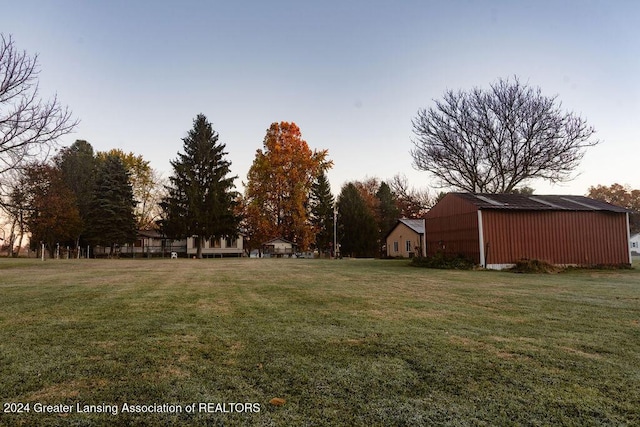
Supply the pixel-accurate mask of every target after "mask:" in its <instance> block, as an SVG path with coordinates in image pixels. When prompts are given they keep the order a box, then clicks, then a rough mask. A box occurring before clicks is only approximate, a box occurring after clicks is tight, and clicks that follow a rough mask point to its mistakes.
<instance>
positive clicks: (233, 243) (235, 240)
mask: <svg viewBox="0 0 640 427" xmlns="http://www.w3.org/2000/svg"><path fill="white" fill-rule="evenodd" d="M197 252H198V247H197V246H196V238H195V237H188V238H187V256H189V257H191V256H194V255H195V254H196V253H197ZM243 252H244V248H243V236H242V234H239V235H238V236H237V237H223V238H221V239H216V240H205V241H204V242H203V243H202V257H203V258H216V257H220V258H222V257H225V256H236V257H239V256H242V254H243Z"/></svg>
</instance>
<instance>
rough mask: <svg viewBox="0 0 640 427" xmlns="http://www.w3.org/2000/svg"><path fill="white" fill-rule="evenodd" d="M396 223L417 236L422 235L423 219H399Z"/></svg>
mask: <svg viewBox="0 0 640 427" xmlns="http://www.w3.org/2000/svg"><path fill="white" fill-rule="evenodd" d="M398 222H401V223H403V224H404V225H406V226H407V227H409V228H410V229H412V230H413V231H415V232H416V233H418V234H424V219H409V218H400V219H399V220H398ZM396 225H397V224H396ZM394 228H395V227H394Z"/></svg>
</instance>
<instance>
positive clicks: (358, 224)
mask: <svg viewBox="0 0 640 427" xmlns="http://www.w3.org/2000/svg"><path fill="white" fill-rule="evenodd" d="M338 227H339V229H340V245H341V247H340V253H341V254H342V255H347V256H354V257H372V256H375V255H376V252H377V250H376V246H377V240H378V227H377V224H376V220H375V217H374V215H373V212H371V209H369V207H368V206H367V203H366V202H365V200H364V198H363V197H362V195H361V194H360V191H358V188H357V187H356V186H355V185H354V184H353V183H348V184H346V185H345V186H344V187H342V191H341V192H340V196H339V198H338Z"/></svg>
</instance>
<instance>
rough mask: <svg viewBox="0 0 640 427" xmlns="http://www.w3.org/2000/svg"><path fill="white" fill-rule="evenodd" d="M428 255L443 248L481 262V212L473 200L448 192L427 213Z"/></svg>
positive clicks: (448, 252)
mask: <svg viewBox="0 0 640 427" xmlns="http://www.w3.org/2000/svg"><path fill="white" fill-rule="evenodd" d="M425 224H426V230H427V236H426V241H427V255H434V254H436V253H438V252H440V251H443V252H444V253H446V254H449V255H458V254H464V255H466V256H468V257H469V258H471V259H472V260H473V261H474V262H476V263H479V262H480V249H479V236H478V211H477V208H476V207H475V206H473V205H472V204H471V203H469V202H467V201H465V200H463V199H462V198H460V197H456V196H455V195H454V194H448V195H446V196H445V197H444V198H443V199H442V200H441V201H440V202H439V203H438V204H437V205H436V206H434V207H433V209H431V210H430V211H429V212H428V213H427V215H426V216H425Z"/></svg>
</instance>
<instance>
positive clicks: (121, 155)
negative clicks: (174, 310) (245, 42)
mask: <svg viewBox="0 0 640 427" xmlns="http://www.w3.org/2000/svg"><path fill="white" fill-rule="evenodd" d="M182 142H183V147H182V151H181V152H180V153H178V157H177V158H176V159H174V160H173V161H171V166H172V168H173V173H172V174H171V176H170V177H169V178H168V180H166V181H163V180H161V179H160V178H159V174H158V173H157V172H156V171H155V170H153V169H152V168H151V166H150V164H149V162H147V161H145V160H144V159H143V158H142V156H139V155H135V154H134V153H125V152H123V151H122V150H115V149H114V150H110V151H108V152H94V149H93V147H92V146H91V144H90V143H89V142H87V141H84V140H78V141H76V142H75V143H74V144H72V145H71V146H70V147H67V148H63V149H62V150H60V152H58V153H57V154H56V155H55V156H54V157H53V158H52V159H50V160H48V161H39V162H31V163H29V164H27V165H26V166H25V167H24V168H22V169H21V173H20V174H19V176H18V177H17V179H15V180H14V181H13V182H14V185H12V189H11V191H10V192H9V197H8V201H9V202H8V203H6V204H5V211H6V213H7V214H8V215H9V216H10V219H11V229H10V235H9V236H8V237H9V239H7V243H8V245H7V246H8V247H9V248H13V247H17V248H18V251H19V247H20V246H21V241H20V239H21V237H20V236H22V235H24V234H25V233H29V234H30V236H31V237H30V242H31V243H30V244H31V247H32V249H38V248H40V247H41V245H42V244H44V246H45V247H46V249H47V250H48V251H49V253H50V255H51V256H53V255H54V251H55V250H57V249H58V248H65V247H69V248H72V249H73V250H76V249H78V248H81V249H82V250H83V251H84V250H85V248H93V247H95V246H101V247H102V248H105V251H106V253H107V254H109V253H111V254H114V253H117V248H118V247H119V246H121V245H123V244H131V243H133V242H134V241H135V239H136V235H137V231H138V230H141V229H144V230H149V229H156V230H158V231H160V232H162V233H163V234H164V235H165V236H167V237H168V238H171V239H184V238H186V237H191V236H195V237H196V241H197V242H199V245H198V248H199V250H198V256H200V254H201V251H200V249H201V245H202V242H203V241H204V240H205V239H212V238H216V239H217V238H221V237H225V236H227V237H228V236H236V235H238V234H242V235H243V236H244V237H245V248H246V249H247V250H248V251H250V250H251V249H260V246H261V244H262V243H264V242H265V241H267V240H269V239H272V238H276V237H282V238H285V239H288V240H290V241H292V242H294V243H295V244H296V245H297V247H298V248H299V250H301V251H307V250H317V251H319V252H321V253H325V254H334V253H335V250H334V239H335V238H336V237H337V240H338V242H339V243H340V245H341V246H340V252H341V254H342V255H347V256H379V255H380V254H381V249H382V245H383V243H384V242H383V240H384V235H385V234H386V232H387V231H388V230H389V229H390V228H391V227H392V226H393V224H394V223H395V221H396V220H397V219H398V218H399V217H419V216H421V215H423V214H424V213H425V212H426V210H427V209H428V207H429V206H430V204H431V203H432V200H431V198H430V197H429V195H428V193H427V192H426V191H418V190H415V189H413V188H410V187H409V185H408V182H407V180H406V178H404V177H402V176H400V175H397V176H396V177H394V179H393V180H391V181H390V182H382V181H380V180H378V179H377V178H368V179H366V180H364V181H353V182H349V183H347V184H345V185H344V186H343V187H342V190H341V192H340V194H339V195H338V197H337V200H336V198H334V196H333V194H332V191H331V187H330V184H329V181H328V179H327V171H328V170H329V169H330V168H331V167H332V165H333V163H332V161H331V160H329V158H328V154H329V153H328V151H327V150H319V151H318V150H311V149H310V148H309V146H308V144H307V142H306V141H305V140H304V139H303V138H302V133H301V131H300V129H299V128H298V126H297V125H296V124H295V123H289V122H280V123H273V124H272V125H271V126H270V127H269V129H268V130H267V133H266V135H265V138H264V141H263V147H262V148H261V149H259V150H257V151H256V155H255V159H254V162H253V164H252V166H251V168H250V170H249V173H248V174H247V181H246V183H243V184H244V186H245V191H244V194H240V193H239V192H237V191H236V189H235V187H234V180H235V178H237V177H236V176H231V162H229V161H228V160H227V159H226V155H227V153H226V151H225V149H226V146H225V144H223V143H221V142H220V140H219V134H218V133H217V132H216V131H215V130H213V128H212V125H211V123H210V122H209V121H208V120H207V118H206V117H205V116H204V115H202V114H200V115H198V116H197V117H196V118H195V120H194V122H193V128H192V129H191V130H190V131H189V132H188V133H187V136H186V137H185V138H183V140H182ZM335 218H337V224H335V226H334V220H335ZM18 254H19V252H18V253H15V254H14V255H18Z"/></svg>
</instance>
